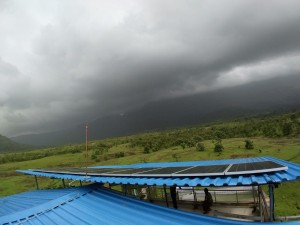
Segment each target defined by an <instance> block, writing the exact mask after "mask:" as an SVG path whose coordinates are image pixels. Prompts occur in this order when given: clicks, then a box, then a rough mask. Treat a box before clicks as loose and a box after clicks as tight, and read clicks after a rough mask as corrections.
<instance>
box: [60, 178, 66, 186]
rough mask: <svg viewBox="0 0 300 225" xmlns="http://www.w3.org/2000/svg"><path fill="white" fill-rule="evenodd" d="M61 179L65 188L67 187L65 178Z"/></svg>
mask: <svg viewBox="0 0 300 225" xmlns="http://www.w3.org/2000/svg"><path fill="white" fill-rule="evenodd" d="M61 181H62V185H63V188H65V187H66V184H65V179H62V180H61Z"/></svg>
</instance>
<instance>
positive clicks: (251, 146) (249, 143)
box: [245, 139, 254, 149]
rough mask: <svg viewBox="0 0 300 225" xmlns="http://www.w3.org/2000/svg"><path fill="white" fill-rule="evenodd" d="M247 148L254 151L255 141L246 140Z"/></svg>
mask: <svg viewBox="0 0 300 225" xmlns="http://www.w3.org/2000/svg"><path fill="white" fill-rule="evenodd" d="M245 148H246V149H254V144H253V141H251V140H250V139H246V140H245Z"/></svg>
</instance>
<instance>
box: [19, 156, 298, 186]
mask: <svg viewBox="0 0 300 225" xmlns="http://www.w3.org/2000/svg"><path fill="white" fill-rule="evenodd" d="M268 160H271V161H274V162H277V163H280V164H282V165H284V166H287V167H288V169H287V170H285V171H275V172H266V173H255V174H245V175H223V176H207V177H180V178H178V177H159V178H158V177H117V176H115V177H111V176H110V177H107V176H90V177H89V176H88V177H86V176H84V175H74V174H60V173H54V172H53V173H49V172H37V171H33V170H18V172H22V173H25V174H30V175H37V176H44V177H50V178H56V179H68V180H81V181H86V182H97V183H111V184H133V185H134V184H136V185H151V186H152V185H157V186H163V185H166V186H206V187H208V186H216V187H220V186H251V185H263V184H269V183H282V182H285V181H293V180H297V179H300V165H299V164H295V163H291V162H287V161H284V160H281V159H276V158H273V157H257V158H244V159H227V160H211V161H192V162H169V163H144V164H133V165H123V166H101V167H100V166H99V167H96V168H147V167H175V166H199V165H203V166H206V165H221V164H234V163H245V162H260V161H268ZM94 168H95V167H94Z"/></svg>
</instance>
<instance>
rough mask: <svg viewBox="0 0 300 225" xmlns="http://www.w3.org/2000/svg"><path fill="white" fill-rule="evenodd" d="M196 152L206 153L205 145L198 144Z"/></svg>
mask: <svg viewBox="0 0 300 225" xmlns="http://www.w3.org/2000/svg"><path fill="white" fill-rule="evenodd" d="M196 150H197V151H205V145H204V144H203V143H202V142H198V143H197V144H196Z"/></svg>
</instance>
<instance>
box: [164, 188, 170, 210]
mask: <svg viewBox="0 0 300 225" xmlns="http://www.w3.org/2000/svg"><path fill="white" fill-rule="evenodd" d="M164 193H165V199H166V204H167V207H168V208H169V202H168V195H167V190H166V186H164Z"/></svg>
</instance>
